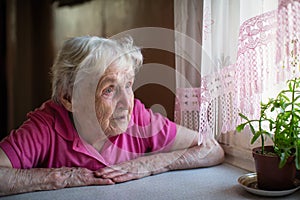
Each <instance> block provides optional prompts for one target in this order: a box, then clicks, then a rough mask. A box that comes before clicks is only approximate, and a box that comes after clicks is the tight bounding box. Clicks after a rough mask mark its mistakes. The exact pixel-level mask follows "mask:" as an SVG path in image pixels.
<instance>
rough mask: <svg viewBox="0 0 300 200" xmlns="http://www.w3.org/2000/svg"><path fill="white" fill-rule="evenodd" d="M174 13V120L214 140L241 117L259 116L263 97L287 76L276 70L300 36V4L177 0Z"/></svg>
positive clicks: (288, 1) (289, 0)
mask: <svg viewBox="0 0 300 200" xmlns="http://www.w3.org/2000/svg"><path fill="white" fill-rule="evenodd" d="M174 10H175V31H176V34H175V50H176V55H183V56H176V70H177V72H179V73H177V77H176V78H177V80H176V84H177V85H176V87H177V91H176V92H177V94H176V96H177V98H176V105H175V121H176V122H177V123H179V124H182V125H184V126H187V127H189V128H191V129H194V130H199V131H201V132H202V133H204V134H214V135H215V136H216V137H217V136H218V135H219V134H220V133H226V132H229V131H232V130H234V129H235V127H236V125H237V124H238V123H239V122H240V121H239V120H240V118H239V117H238V113H239V112H243V113H244V114H246V115H248V116H253V117H255V116H257V115H258V114H259V103H260V101H261V100H262V94H263V93H264V92H265V91H268V89H270V88H271V87H272V86H273V85H274V84H275V83H279V82H281V81H285V80H286V79H287V78H289V77H290V73H289V70H288V69H283V68H280V67H278V65H282V64H287V63H288V61H287V59H288V58H287V56H286V55H287V54H288V52H289V51H290V49H291V48H293V47H290V46H289V41H290V40H291V39H293V38H294V37H295V36H296V35H297V34H299V33H300V26H299V25H300V18H299V17H300V7H299V1H298V0H296V1H292V0H280V1H279V2H278V1H277V0H251V1H245V0H204V1H199V0H198V1H197V0H188V1H181V0H175V8H174ZM298 13H299V14H298ZM182 34H184V35H186V36H187V37H182ZM191 41H192V42H191ZM283 46H284V48H282V47H283ZM182 77H185V79H183V78H182ZM182 80H184V81H182ZM186 80H188V81H186Z"/></svg>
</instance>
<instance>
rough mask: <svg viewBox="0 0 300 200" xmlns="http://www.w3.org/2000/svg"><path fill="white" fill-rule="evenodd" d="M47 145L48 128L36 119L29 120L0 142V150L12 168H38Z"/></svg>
mask: <svg viewBox="0 0 300 200" xmlns="http://www.w3.org/2000/svg"><path fill="white" fill-rule="evenodd" d="M48 143H49V134H48V127H47V126H46V125H45V123H44V122H43V121H42V120H40V119H38V118H36V117H32V118H29V119H28V120H27V121H26V122H24V124H23V125H22V126H20V127H19V128H18V129H17V130H12V131H11V133H10V134H9V135H8V136H7V137H6V138H4V139H3V140H2V141H1V142H0V148H1V149H2V150H3V151H4V152H5V153H6V155H7V156H8V158H9V160H10V161H11V163H12V166H13V167H14V168H22V169H27V168H32V167H36V166H38V164H39V163H40V162H41V160H43V158H44V157H45V156H46V153H47V146H48Z"/></svg>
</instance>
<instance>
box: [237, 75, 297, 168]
mask: <svg viewBox="0 0 300 200" xmlns="http://www.w3.org/2000/svg"><path fill="white" fill-rule="evenodd" d="M287 86H288V89H285V90H282V91H280V92H279V94H278V95H277V97H276V98H270V99H269V100H268V102H267V103H261V104H260V109H261V111H260V117H259V118H258V119H249V118H248V117H247V116H245V115H244V114H242V113H239V116H240V117H241V118H242V120H243V121H244V122H243V123H241V124H240V125H238V126H237V127H236V131H237V132H241V131H242V130H243V129H245V127H246V126H249V127H250V130H251V132H252V134H253V137H252V139H251V141H250V142H251V144H253V143H254V142H255V141H257V140H258V139H259V138H260V139H261V144H262V149H264V140H265V137H269V138H271V139H272V141H273V143H274V150H275V152H276V154H277V155H278V156H279V158H280V165H279V167H283V166H284V165H285V163H286V161H287V159H288V157H289V156H292V155H295V164H296V167H297V169H300V77H299V78H294V79H291V80H288V81H287ZM271 113H272V115H271ZM269 116H272V117H269Z"/></svg>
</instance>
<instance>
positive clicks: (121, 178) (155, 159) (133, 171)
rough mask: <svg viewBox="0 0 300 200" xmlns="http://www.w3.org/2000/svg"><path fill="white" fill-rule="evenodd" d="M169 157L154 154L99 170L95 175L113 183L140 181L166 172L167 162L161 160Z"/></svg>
mask: <svg viewBox="0 0 300 200" xmlns="http://www.w3.org/2000/svg"><path fill="white" fill-rule="evenodd" d="M166 157H170V155H164V154H156V155H150V156H144V157H139V158H137V159H135V160H130V161H127V162H124V163H121V164H118V165H114V166H111V167H106V168H102V169H99V170H98V171H96V172H95V175H96V176H98V177H102V178H107V179H111V180H112V181H113V182H115V183H120V182H125V181H130V180H134V179H140V178H143V177H146V176H150V175H153V174H158V173H162V172H166V171H168V170H169V169H168V167H167V166H168V163H167V162H166V161H167V160H165V161H164V160H162V159H163V158H166Z"/></svg>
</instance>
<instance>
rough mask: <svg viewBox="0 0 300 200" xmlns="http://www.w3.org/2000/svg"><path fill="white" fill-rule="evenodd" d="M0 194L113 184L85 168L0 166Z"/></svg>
mask: <svg viewBox="0 0 300 200" xmlns="http://www.w3.org/2000/svg"><path fill="white" fill-rule="evenodd" d="M0 180H1V181H0V196H2V195H9V194H18V193H24V192H32V191H39V190H54V189H61V188H65V187H77V186H86V185H108V184H114V182H113V181H112V180H111V179H107V178H101V177H98V176H95V172H93V171H91V170H89V169H86V168H70V167H62V168H48V169H47V168H33V169H14V168H8V167H0Z"/></svg>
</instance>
